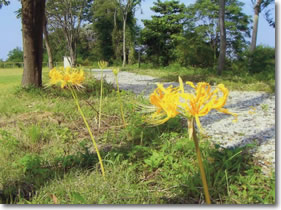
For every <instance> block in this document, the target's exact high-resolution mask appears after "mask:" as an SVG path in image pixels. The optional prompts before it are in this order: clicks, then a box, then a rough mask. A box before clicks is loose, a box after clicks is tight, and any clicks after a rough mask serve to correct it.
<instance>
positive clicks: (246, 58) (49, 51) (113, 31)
mask: <svg viewBox="0 0 281 210" xmlns="http://www.w3.org/2000/svg"><path fill="white" fill-rule="evenodd" d="M8 2H9V1H3V0H1V1H0V6H2V5H3V4H4V5H7V4H8ZM21 2H22V11H24V10H23V9H24V8H25V7H24V6H25V4H26V2H29V3H28V4H26V6H27V7H30V6H32V3H31V2H32V1H31V0H22V1H21ZM38 2H43V3H42V4H44V5H45V8H44V12H43V14H42V18H41V19H42V20H40V22H42V31H43V32H44V48H43V57H42V60H44V62H47V61H48V62H49V66H50V67H52V66H53V62H61V61H62V57H63V56H69V57H70V59H71V63H72V65H73V66H75V65H92V64H93V62H96V61H99V60H107V61H109V62H110V63H111V64H115V65H121V64H122V65H123V66H125V65H126V64H135V63H137V62H142V63H146V64H150V65H153V66H155V67H163V66H168V65H171V64H179V65H181V66H184V67H187V66H193V67H201V68H218V74H221V73H222V71H223V70H224V69H233V68H234V67H235V68H237V66H240V67H241V68H246V69H247V70H248V71H250V72H258V71H262V70H264V69H266V67H265V66H264V65H267V66H268V65H271V67H272V65H274V58H275V50H274V49H272V48H270V47H263V46H259V47H258V48H257V49H256V39H257V30H258V28H257V26H258V20H259V14H260V13H261V12H264V14H265V16H266V19H267V20H268V23H269V24H270V25H271V26H272V27H275V21H274V20H273V19H272V18H271V15H272V12H273V11H271V10H269V9H267V8H268V6H269V5H270V4H272V3H274V1H273V0H252V3H253V14H254V16H253V18H252V17H251V16H249V15H247V14H245V13H244V12H243V10H242V8H243V6H244V3H243V2H242V1H239V0H197V1H196V2H195V3H194V4H191V5H188V6H187V5H185V4H182V3H180V2H179V1H177V0H169V1H162V0H157V1H155V2H154V6H153V7H152V8H151V10H153V11H154V12H155V15H153V16H152V17H151V19H150V20H142V22H143V27H141V26H139V25H137V19H136V17H135V12H136V10H138V9H141V3H142V1H141V0H60V1H59V0H46V1H45V0H40V1H38ZM33 4H35V3H33ZM33 6H34V5H33ZM24 14H27V13H24V12H21V15H20V17H21V18H22V19H24V18H26V19H27V18H28V17H25V16H24ZM36 18H37V19H38V16H37V17H36ZM22 22H23V26H24V24H25V23H27V22H28V21H26V20H22ZM30 24H32V23H30ZM252 26H253V29H252ZM23 28H24V27H23ZM251 32H252V33H251ZM39 33H41V32H40V31H39ZM36 40H37V39H36ZM247 40H251V42H249V41H247ZM39 41H40V40H39ZM24 43H25V42H24ZM24 47H25V46H24ZM15 52H16V51H15ZM17 53H18V52H17ZM9 58H10V57H9ZM257 58H262V59H259V60H257ZM263 61H264V63H262V62H263ZM252 66H255V68H253V67H252ZM240 67H239V68H240ZM256 67H258V68H256Z"/></svg>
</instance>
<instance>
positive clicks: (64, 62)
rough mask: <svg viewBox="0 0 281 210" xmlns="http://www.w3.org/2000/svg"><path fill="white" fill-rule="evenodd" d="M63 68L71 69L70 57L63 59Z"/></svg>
mask: <svg viewBox="0 0 281 210" xmlns="http://www.w3.org/2000/svg"><path fill="white" fill-rule="evenodd" d="M63 66H64V68H66V67H71V60H70V57H68V56H64V57H63Z"/></svg>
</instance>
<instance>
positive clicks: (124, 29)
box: [122, 14, 127, 67]
mask: <svg viewBox="0 0 281 210" xmlns="http://www.w3.org/2000/svg"><path fill="white" fill-rule="evenodd" d="M126 22H127V14H125V16H124V17H123V65H122V66H123V67H124V66H125V65H126Z"/></svg>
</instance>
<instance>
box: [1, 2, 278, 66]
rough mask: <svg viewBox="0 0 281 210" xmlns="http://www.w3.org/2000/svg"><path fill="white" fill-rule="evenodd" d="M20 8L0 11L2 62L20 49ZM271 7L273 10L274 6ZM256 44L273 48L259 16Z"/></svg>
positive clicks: (248, 7)
mask: <svg viewBox="0 0 281 210" xmlns="http://www.w3.org/2000/svg"><path fill="white" fill-rule="evenodd" d="M154 1H155V0H144V2H143V3H142V6H141V9H139V10H137V12H136V17H137V18H138V24H139V25H142V22H141V19H150V17H151V15H153V11H151V10H150V8H151V7H152V6H153V2H154ZM240 1H242V0H240ZM279 1H281V0H277V1H276V2H278V3H280V2H279ZM180 2H182V3H184V4H185V5H189V4H192V3H194V2H195V0H180ZM242 2H244V3H245V6H244V8H243V11H244V13H246V14H247V15H251V16H253V9H252V3H251V0H244V1H242ZM20 7H21V5H20V2H19V1H18V0H11V3H10V5H9V6H3V7H2V9H0V28H1V31H0V59H2V60H6V59H7V55H8V53H9V51H11V50H13V49H14V48H16V47H20V48H21V49H22V34H21V21H20V19H17V18H16V14H15V11H16V10H18V9H19V8H20ZM272 7H273V8H274V5H272ZM274 15H275V14H274ZM274 17H275V16H274ZM257 44H258V45H259V44H263V45H266V46H272V47H274V46H275V29H274V28H272V27H270V26H269V25H268V23H267V22H266V20H265V18H264V15H260V19H259V26H258V38H257Z"/></svg>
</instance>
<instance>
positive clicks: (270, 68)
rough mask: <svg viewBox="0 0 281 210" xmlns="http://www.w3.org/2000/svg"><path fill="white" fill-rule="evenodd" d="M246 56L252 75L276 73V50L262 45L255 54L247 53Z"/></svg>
mask: <svg viewBox="0 0 281 210" xmlns="http://www.w3.org/2000/svg"><path fill="white" fill-rule="evenodd" d="M246 56H247V57H246V62H247V63H248V68H249V72H250V73H252V74H255V73H262V72H266V73H274V72H275V48H272V47H266V46H262V45H260V46H257V48H256V49H255V51H254V52H253V53H251V52H246Z"/></svg>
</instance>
